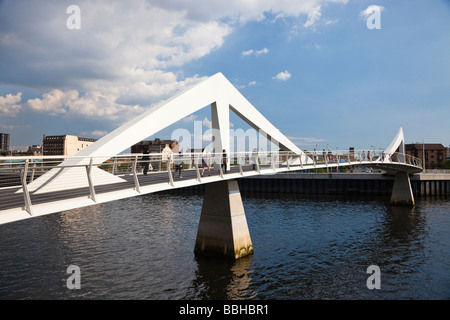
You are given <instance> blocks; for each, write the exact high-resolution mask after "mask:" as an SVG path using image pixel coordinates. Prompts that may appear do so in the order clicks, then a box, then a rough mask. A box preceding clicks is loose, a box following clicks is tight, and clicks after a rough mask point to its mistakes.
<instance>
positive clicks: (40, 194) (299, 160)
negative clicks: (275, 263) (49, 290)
mask: <svg viewBox="0 0 450 320" xmlns="http://www.w3.org/2000/svg"><path fill="white" fill-rule="evenodd" d="M308 155H309V156H310V157H309V156H308ZM205 156H206V155H205V154H192V153H190V154H171V155H168V154H150V155H143V154H131V155H118V156H114V157H107V156H104V157H97V158H87V159H76V158H77V157H57V156H47V157H28V158H26V157H23V158H18V157H11V158H4V159H2V161H1V162H0V224H2V223H8V222H12V221H17V220H22V219H27V218H31V217H35V216H40V215H45V214H49V213H55V212H60V211H63V210H69V209H74V208H79V207H84V206H90V205H95V204H99V203H104V202H109V201H114V200H119V199H123V198H128V197H134V196H139V195H143V194H149V193H153V192H158V191H164V190H170V189H174V188H183V187H189V186H195V185H199V184H205V183H211V182H217V181H221V180H231V179H239V178H242V177H250V176H255V175H269V174H276V173H280V172H289V171H303V170H311V169H321V168H334V167H345V166H367V167H372V168H379V169H382V170H385V171H387V172H392V173H395V172H398V171H402V172H406V173H416V172H421V171H422V168H421V162H420V159H417V158H413V157H410V156H406V155H401V154H392V155H391V154H386V155H385V154H383V155H382V154H377V155H373V156H371V157H370V159H369V158H367V156H365V154H362V153H361V152H357V153H354V154H349V153H344V152H340V153H336V152H335V153H334V154H330V155H328V154H327V155H325V156H322V155H320V156H319V155H317V156H315V154H314V153H313V152H306V153H305V154H304V155H296V154H293V153H292V152H265V153H258V154H257V155H256V154H252V153H236V154H230V155H227V157H226V159H227V169H226V170H225V167H224V166H222V161H223V154H210V155H209V156H207V160H205ZM145 157H149V158H150V159H149V160H146V159H145ZM71 159H76V160H77V161H76V162H74V163H76V164H72V165H71V164H70V161H68V160H71ZM202 159H203V160H205V162H208V164H209V167H210V170H209V172H208V169H207V168H205V170H203V168H202V163H203V162H202ZM63 160H64V161H63ZM62 161H63V162H62ZM148 163H150V164H151V166H152V167H153V168H150V170H149V171H148V173H147V174H144V173H143V170H144V169H145V165H146V164H148ZM180 163H183V169H182V170H181V176H180V174H179V172H178V171H177V170H176V168H177V166H179V165H180ZM168 164H169V165H168ZM202 171H204V174H203V176H202Z"/></svg>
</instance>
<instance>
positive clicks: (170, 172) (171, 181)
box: [167, 156, 175, 187]
mask: <svg viewBox="0 0 450 320" xmlns="http://www.w3.org/2000/svg"><path fill="white" fill-rule="evenodd" d="M171 163H172V156H169V157H168V158H167V172H168V173H169V183H170V185H171V186H172V187H173V186H174V185H175V184H174V182H173V175H172V170H170V164H171Z"/></svg>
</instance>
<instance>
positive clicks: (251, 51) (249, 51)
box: [242, 49, 253, 57]
mask: <svg viewBox="0 0 450 320" xmlns="http://www.w3.org/2000/svg"><path fill="white" fill-rule="evenodd" d="M252 53H253V49H250V50H247V51H242V55H243V56H244V57H245V56H249V55H251V54H252Z"/></svg>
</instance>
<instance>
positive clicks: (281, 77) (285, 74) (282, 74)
mask: <svg viewBox="0 0 450 320" xmlns="http://www.w3.org/2000/svg"><path fill="white" fill-rule="evenodd" d="M290 77H291V74H290V73H289V72H288V71H287V70H286V71H283V72H280V73H278V74H277V75H276V76H275V77H273V79H275V80H281V81H287V80H289V79H290Z"/></svg>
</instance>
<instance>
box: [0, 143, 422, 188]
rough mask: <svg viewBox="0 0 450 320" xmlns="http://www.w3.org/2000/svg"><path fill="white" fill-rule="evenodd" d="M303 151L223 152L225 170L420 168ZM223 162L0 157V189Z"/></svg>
mask: <svg viewBox="0 0 450 320" xmlns="http://www.w3.org/2000/svg"><path fill="white" fill-rule="evenodd" d="M303 152H304V154H303V155H298V154H296V153H294V152H290V151H251V152H233V153H226V163H227V169H230V168H231V167H235V168H239V170H241V169H242V170H247V171H248V170H255V171H258V170H259V171H260V170H262V169H268V168H280V167H286V168H290V167H295V166H300V167H303V166H310V167H312V168H313V167H315V166H323V165H325V166H326V165H334V166H336V165H346V164H350V163H352V164H355V163H358V162H359V163H365V164H367V165H370V164H371V163H404V164H408V165H412V166H415V167H422V160H421V159H419V158H416V157H413V156H411V155H407V154H400V153H397V152H396V153H393V154H385V153H384V152H382V151H370V150H369V151H367V150H354V151H353V150H352V151H348V150H334V151H331V150H329V151H325V150H322V151H307V150H304V151H303ZM67 160H70V161H67ZM223 160H224V153H223V152H221V153H208V152H206V153H150V154H119V155H114V156H94V157H81V156H76V155H73V156H57V155H54V156H28V157H0V188H2V187H10V186H13V185H21V184H22V182H23V181H25V180H26V182H27V183H30V182H32V181H34V180H35V179H36V178H37V177H39V176H41V175H43V174H44V173H46V172H48V171H50V170H52V169H55V168H58V169H62V168H76V167H82V168H86V169H87V170H89V169H91V170H92V168H93V167H95V168H99V169H102V170H104V171H106V172H109V173H111V174H113V175H126V174H129V175H135V174H142V173H145V172H147V173H148V174H150V173H156V172H168V171H175V170H177V169H178V167H179V166H180V165H182V170H202V169H203V167H205V170H206V169H208V168H209V169H210V171H211V170H215V171H220V169H223V171H225V168H224V167H223V166H222V164H223ZM227 171H228V170H227ZM234 171H236V170H234ZM234 171H233V172H234ZM219 173H220V172H219ZM222 173H225V172H222ZM77 178H79V177H77ZM69 183H70V181H69Z"/></svg>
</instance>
